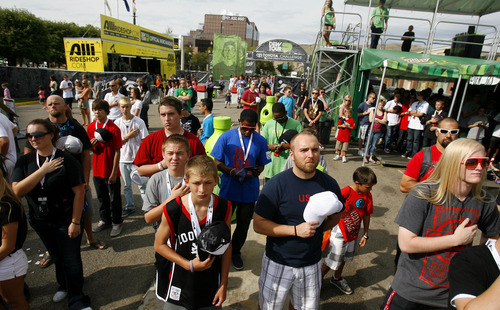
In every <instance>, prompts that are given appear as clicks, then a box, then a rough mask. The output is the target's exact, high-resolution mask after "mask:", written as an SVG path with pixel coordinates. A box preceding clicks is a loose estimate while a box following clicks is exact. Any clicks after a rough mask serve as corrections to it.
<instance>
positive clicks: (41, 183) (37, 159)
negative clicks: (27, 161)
mask: <svg viewBox="0 0 500 310" xmlns="http://www.w3.org/2000/svg"><path fill="white" fill-rule="evenodd" d="M54 156H56V148H55V147H53V148H52V156H50V159H49V162H51V161H52V160H53V159H54ZM36 164H37V165H38V169H40V155H39V154H38V151H36ZM42 165H43V163H42ZM44 183H45V176H43V178H42V179H41V180H40V185H41V186H42V189H43V184H44Z"/></svg>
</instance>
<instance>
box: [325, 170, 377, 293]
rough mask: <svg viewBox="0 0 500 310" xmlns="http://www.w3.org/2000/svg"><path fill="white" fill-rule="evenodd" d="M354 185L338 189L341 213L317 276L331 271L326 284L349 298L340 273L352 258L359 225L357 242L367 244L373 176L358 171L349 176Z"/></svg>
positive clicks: (371, 171) (345, 282)
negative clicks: (319, 273) (340, 197)
mask: <svg viewBox="0 0 500 310" xmlns="http://www.w3.org/2000/svg"><path fill="white" fill-rule="evenodd" d="M352 178H353V180H354V184H353V185H350V186H346V187H344V188H343V189H342V196H343V197H344V199H345V209H344V212H342V216H341V218H340V221H339V223H338V225H337V226H335V227H333V228H332V231H331V235H330V252H329V253H328V255H327V257H326V258H325V261H324V262H323V265H322V266H321V275H322V276H323V277H324V276H325V275H326V274H327V273H328V271H330V269H333V270H335V273H334V275H333V276H332V278H331V279H330V283H331V284H332V285H335V286H336V287H337V288H338V289H339V290H341V291H342V292H343V293H344V294H347V295H350V294H352V289H351V288H350V287H349V284H347V281H346V280H345V279H344V278H342V270H343V269H344V265H345V263H346V262H350V261H352V259H353V258H354V249H355V247H356V240H357V239H358V233H359V230H360V228H361V221H363V231H364V232H363V236H362V237H361V241H360V242H359V246H360V247H364V246H365V245H366V242H367V241H368V228H369V226H370V215H371V214H372V213H373V198H372V194H371V193H370V191H371V190H372V187H373V186H374V185H375V184H377V176H376V175H375V173H374V172H373V170H371V169H370V168H368V167H359V168H358V169H356V170H355V171H354V173H353V175H352Z"/></svg>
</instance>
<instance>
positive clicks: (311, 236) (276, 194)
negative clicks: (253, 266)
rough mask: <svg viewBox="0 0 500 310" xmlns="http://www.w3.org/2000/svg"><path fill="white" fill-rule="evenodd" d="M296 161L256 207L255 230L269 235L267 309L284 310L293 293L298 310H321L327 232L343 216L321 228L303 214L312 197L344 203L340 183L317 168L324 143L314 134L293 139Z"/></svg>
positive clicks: (263, 290) (263, 303) (262, 281)
mask: <svg viewBox="0 0 500 310" xmlns="http://www.w3.org/2000/svg"><path fill="white" fill-rule="evenodd" d="M290 157H291V158H292V159H293V168H292V169H288V170H285V171H284V172H281V173H279V174H277V175H275V176H274V177H273V178H271V179H270V180H269V181H268V182H267V183H266V184H265V185H264V188H263V189H262V192H261V194H260V196H259V199H258V200H257V205H256V207H255V213H254V222H253V227H254V230H255V232H257V233H259V234H263V235H266V236H267V241H266V251H265V254H264V258H263V260H262V270H261V274H260V278H259V289H260V290H259V294H260V296H259V302H260V309H262V310H267V309H282V308H283V306H284V302H285V299H286V297H287V295H288V294H289V293H290V295H291V300H292V303H293V307H294V308H295V309H318V307H319V295H320V291H321V270H320V269H321V243H322V240H323V231H325V230H327V229H328V230H329V229H331V228H332V227H333V226H334V225H336V224H337V223H338V222H339V219H340V214H341V213H335V214H331V215H329V216H327V217H326V218H325V220H324V221H323V223H321V224H320V223H319V222H314V221H310V222H304V217H303V214H304V210H305V207H306V205H307V203H308V201H309V198H310V196H312V195H314V194H317V193H321V192H325V191H330V192H333V193H335V194H336V195H337V197H338V198H339V199H340V201H341V203H342V205H343V198H342V194H341V192H340V188H339V185H338V184H337V182H336V181H335V180H334V179H333V178H332V177H330V176H329V175H327V174H325V173H323V172H320V171H319V170H316V166H317V165H318V162H319V157H320V154H319V141H318V139H317V137H316V136H315V135H314V134H313V133H311V132H310V131H302V132H301V133H299V134H297V135H296V136H295V137H294V138H293V139H292V141H291V151H290ZM342 209H343V208H342ZM332 212H335V211H332ZM339 212H342V210H340V211H339Z"/></svg>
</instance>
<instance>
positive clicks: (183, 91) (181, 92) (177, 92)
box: [174, 88, 193, 112]
mask: <svg viewBox="0 0 500 310" xmlns="http://www.w3.org/2000/svg"><path fill="white" fill-rule="evenodd" d="M187 95H190V96H191V98H193V92H192V91H191V89H189V88H177V89H176V90H175V93H174V97H179V96H187ZM186 102H187V104H188V111H189V112H191V100H186Z"/></svg>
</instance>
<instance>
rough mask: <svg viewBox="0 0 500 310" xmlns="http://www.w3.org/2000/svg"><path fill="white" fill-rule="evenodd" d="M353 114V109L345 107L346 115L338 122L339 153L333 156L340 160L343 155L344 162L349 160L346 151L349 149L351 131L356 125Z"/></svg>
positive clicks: (334, 158) (337, 147)
mask: <svg viewBox="0 0 500 310" xmlns="http://www.w3.org/2000/svg"><path fill="white" fill-rule="evenodd" d="M351 116H352V110H351V109H345V110H344V117H342V118H341V119H340V120H339V123H338V124H337V130H338V131H339V133H338V135H337V144H336V145H335V150H336V152H337V155H335V156H334V157H333V160H339V159H340V157H341V156H342V162H343V163H346V162H347V157H346V152H347V150H348V149H349V142H351V131H352V130H353V129H354V127H355V126H356V125H355V124H354V119H353V118H352V117H351Z"/></svg>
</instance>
